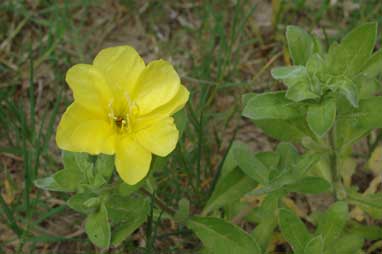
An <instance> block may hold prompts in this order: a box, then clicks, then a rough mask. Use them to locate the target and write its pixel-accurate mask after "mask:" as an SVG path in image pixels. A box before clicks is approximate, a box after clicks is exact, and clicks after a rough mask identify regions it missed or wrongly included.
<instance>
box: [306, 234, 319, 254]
mask: <svg viewBox="0 0 382 254" xmlns="http://www.w3.org/2000/svg"><path fill="white" fill-rule="evenodd" d="M304 254H324V240H323V238H322V236H321V235H319V236H316V237H314V238H312V239H311V240H310V241H309V242H308V243H307V244H306V246H305V248H304Z"/></svg>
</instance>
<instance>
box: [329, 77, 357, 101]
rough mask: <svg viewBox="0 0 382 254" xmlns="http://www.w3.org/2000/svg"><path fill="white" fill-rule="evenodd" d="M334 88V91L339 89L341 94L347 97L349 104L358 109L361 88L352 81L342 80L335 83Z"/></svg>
mask: <svg viewBox="0 0 382 254" xmlns="http://www.w3.org/2000/svg"><path fill="white" fill-rule="evenodd" d="M332 87H333V88H334V89H338V91H339V92H340V94H342V95H343V96H345V98H346V99H347V100H348V101H349V103H350V104H351V105H352V106H353V107H355V108H358V104H359V93H360V90H359V87H358V85H357V84H356V83H354V81H353V80H351V79H341V80H339V81H337V82H335V83H334V84H333V85H332Z"/></svg>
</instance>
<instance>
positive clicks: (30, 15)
mask: <svg viewBox="0 0 382 254" xmlns="http://www.w3.org/2000/svg"><path fill="white" fill-rule="evenodd" d="M32 2H33V3H32ZM233 2H234V1H228V0H227V1H217V0H216V1H200V2H196V3H194V1H184V2H177V3H172V1H153V2H150V3H147V4H142V3H141V2H140V1H132V0H127V1H119V2H118V1H115V3H114V2H113V3H114V4H113V5H112V4H110V3H104V1H85V0H83V1H30V2H28V3H25V2H24V1H10V0H8V1H3V2H2V3H1V4H0V13H2V14H4V15H0V80H1V81H0V103H1V107H0V135H1V140H0V180H1V181H0V186H1V187H0V189H1V190H2V193H3V194H7V195H10V194H9V193H8V192H9V190H8V189H6V188H5V185H4V184H5V182H8V183H9V185H10V186H11V187H10V188H11V189H12V191H13V192H14V195H13V200H12V202H11V203H9V202H6V200H5V199H4V198H3V196H1V195H0V208H1V209H0V212H1V213H0V220H1V221H3V222H4V223H0V224H3V225H4V226H3V227H5V229H6V233H5V234H4V236H3V237H5V238H4V239H3V238H0V252H5V253H13V252H16V253H51V251H52V250H54V249H55V248H56V247H57V248H58V249H59V250H60V251H61V253H88V252H94V247H92V245H91V244H90V242H89V241H88V240H87V238H86V236H85V235H84V234H78V235H75V236H74V237H65V235H70V234H72V233H73V232H74V233H75V232H76V231H78V230H81V226H78V225H80V224H81V221H82V217H81V216H79V215H77V214H75V213H74V212H72V211H70V210H69V209H67V208H66V205H65V204H64V203H62V202H61V203H60V202H59V201H57V200H65V199H66V198H67V196H66V195H64V194H57V193H47V192H43V191H41V190H38V189H36V188H35V187H34V186H33V180H34V179H36V177H41V176H45V175H48V174H51V173H52V172H54V171H56V170H58V169H59V168H60V166H61V162H60V152H59V150H58V149H57V148H56V146H55V142H54V135H55V127H56V125H57V121H58V119H59V117H60V115H61V114H62V112H63V110H64V108H65V106H66V105H68V104H69V103H70V101H71V97H70V92H69V90H68V88H67V86H66V84H65V82H64V76H65V72H66V70H67V69H68V68H69V67H70V66H71V65H73V64H75V63H79V62H90V61H91V59H92V58H93V57H94V55H95V54H96V53H97V52H98V51H99V50H100V49H101V48H103V47H106V46H110V45H114V44H123V43H125V44H132V45H133V46H135V47H137V49H138V51H140V53H142V54H143V56H144V57H145V58H146V59H152V58H164V59H169V60H171V61H173V63H174V65H175V67H176V69H177V70H178V71H179V72H180V73H181V74H182V76H183V83H184V84H185V85H186V86H187V87H188V88H189V89H190V90H191V98H192V99H191V100H190V103H189V104H188V106H187V108H186V117H187V119H188V124H187V126H186V128H185V130H184V134H183V136H182V138H181V140H180V143H179V145H178V147H177V149H176V151H175V152H174V153H173V155H172V156H171V157H170V158H168V159H167V160H161V159H158V158H156V161H155V166H157V169H156V171H155V173H154V174H155V176H156V182H155V184H156V185H157V186H158V192H157V195H158V196H159V197H161V198H162V199H163V200H165V202H166V203H167V204H168V205H169V206H171V207H174V208H176V207H177V205H178V201H179V200H180V199H181V198H182V197H187V198H188V199H189V200H191V201H192V202H191V209H192V211H193V212H195V213H198V212H199V211H200V210H201V208H202V207H203V205H204V203H205V202H206V200H207V199H208V193H211V192H212V190H213V188H214V184H215V182H216V179H217V177H218V176H219V172H220V169H221V166H222V163H221V161H222V158H224V156H225V154H226V151H227V150H228V148H229V145H230V144H231V142H232V140H233V139H235V138H236V137H238V135H237V134H238V133H241V132H242V130H241V129H242V128H243V125H245V122H244V123H243V122H242V121H241V120H240V116H239V112H240V105H241V103H240V95H241V94H243V93H244V92H246V91H262V90H264V89H265V88H267V89H273V90H275V89H278V88H279V87H278V86H279V85H278V84H276V83H275V82H273V81H270V78H269V69H270V68H271V67H272V66H274V65H275V64H278V63H280V62H281V61H283V56H284V53H283V46H282V45H283V44H282V41H281V40H282V39H281V38H282V37H283V36H282V35H283V33H284V29H285V26H286V25H288V24H298V25H300V26H303V27H305V28H307V29H308V30H313V29H315V31H316V29H317V31H318V32H320V33H322V34H323V35H326V36H327V38H328V40H333V39H336V38H339V37H341V36H342V35H343V34H344V33H346V32H347V31H348V30H350V29H351V28H352V27H353V26H354V25H355V24H357V23H360V22H364V21H369V20H377V21H378V22H379V23H380V24H381V22H382V15H381V14H382V4H381V3H380V1H377V0H374V1H367V3H363V4H360V6H359V8H356V9H354V10H352V11H349V12H347V11H346V10H345V9H344V6H343V5H342V4H338V5H336V6H331V5H330V4H329V1H322V3H321V4H319V5H316V6H310V5H309V4H308V3H305V1H290V2H289V3H284V4H281V6H280V8H277V2H279V3H281V1H273V2H274V3H275V6H274V9H273V10H271V12H270V13H271V14H272V19H271V20H270V21H273V24H270V26H265V27H264V26H263V25H262V24H260V23H259V22H258V21H257V20H256V17H257V16H258V15H261V13H259V11H258V10H260V9H261V8H260V6H257V5H255V4H253V1H249V0H241V1H236V2H237V3H236V4H235V5H234V4H233ZM258 2H261V1H258ZM306 2H308V1H306ZM267 8H271V6H269V7H267ZM253 131H255V130H254V129H253ZM269 142H270V143H271V142H272V141H269ZM58 227H59V230H58V229H57V228H58ZM167 228H168V227H167V225H166V223H165V222H163V221H159V220H156V219H155V216H153V218H152V219H151V220H150V221H149V222H148V223H147V224H146V229H144V230H146V232H145V233H144V234H142V233H139V232H138V233H137V234H140V235H139V236H141V237H143V236H144V235H146V236H147V237H146V238H147V239H146V240H147V247H146V248H145V249H144V250H143V253H169V252H166V249H165V247H164V246H172V247H171V250H170V251H171V253H194V250H193V248H195V249H196V248H198V246H199V244H198V241H197V240H195V238H194V237H192V234H190V232H189V231H188V230H187V229H185V228H182V227H179V228H176V229H175V230H173V231H172V230H168V229H167ZM80 233H81V232H80ZM171 237H176V238H177V239H178V242H177V244H175V243H174V242H173V240H171V239H172V238H171ZM2 240H3V241H2ZM157 241H159V242H161V244H158V243H157ZM62 246H66V247H62ZM185 246H188V247H187V248H186V247H185ZM190 246H191V247H190ZM43 247H46V249H44V251H45V252H43V251H42V248H43ZM134 248H135V243H134V241H133V239H130V240H128V241H127V242H126V243H125V244H124V245H123V246H122V247H121V248H120V249H119V250H113V253H117V252H118V251H120V250H125V251H127V250H132V249H134ZM65 250H66V251H67V252H65ZM96 251H98V252H100V251H99V250H96Z"/></svg>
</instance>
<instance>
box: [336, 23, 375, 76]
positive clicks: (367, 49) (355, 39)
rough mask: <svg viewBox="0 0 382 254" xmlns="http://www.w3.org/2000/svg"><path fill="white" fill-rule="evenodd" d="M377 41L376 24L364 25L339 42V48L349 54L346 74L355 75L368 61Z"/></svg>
mask: <svg viewBox="0 0 382 254" xmlns="http://www.w3.org/2000/svg"><path fill="white" fill-rule="evenodd" d="M376 39H377V23H375V22H372V23H366V24H363V25H360V26H358V27H356V28H355V29H353V30H352V31H351V32H350V33H349V34H347V35H346V36H345V37H344V38H343V40H342V41H341V47H343V48H344V49H346V53H348V54H349V56H348V59H347V62H346V63H343V64H345V66H346V72H345V73H346V74H357V73H358V72H359V71H360V69H361V68H362V66H363V64H364V63H365V62H366V61H367V60H368V59H369V57H370V55H371V53H372V52H373V49H374V47H375V42H376Z"/></svg>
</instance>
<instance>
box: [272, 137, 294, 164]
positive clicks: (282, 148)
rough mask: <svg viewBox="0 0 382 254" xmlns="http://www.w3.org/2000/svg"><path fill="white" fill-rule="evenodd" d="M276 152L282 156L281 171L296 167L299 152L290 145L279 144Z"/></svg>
mask: <svg viewBox="0 0 382 254" xmlns="http://www.w3.org/2000/svg"><path fill="white" fill-rule="evenodd" d="M276 152H277V153H278V154H279V155H280V163H279V167H280V168H281V169H286V168H289V167H290V166H292V165H294V164H295V163H296V161H297V159H298V152H297V150H296V148H295V147H294V146H293V145H292V144H290V143H284V142H282V143H279V144H278V145H277V148H276Z"/></svg>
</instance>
